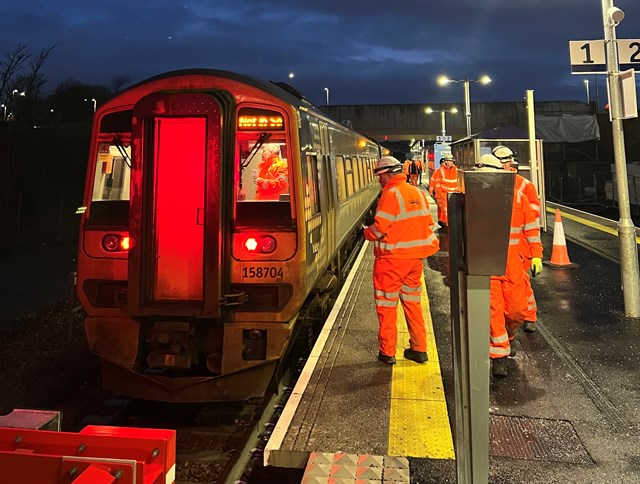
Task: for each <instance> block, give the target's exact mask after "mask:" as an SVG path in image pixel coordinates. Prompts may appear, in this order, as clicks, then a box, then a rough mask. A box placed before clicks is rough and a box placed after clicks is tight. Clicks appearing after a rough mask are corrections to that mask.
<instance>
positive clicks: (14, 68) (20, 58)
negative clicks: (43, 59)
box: [0, 44, 31, 104]
mask: <svg viewBox="0 0 640 484" xmlns="http://www.w3.org/2000/svg"><path fill="white" fill-rule="evenodd" d="M30 55H31V54H30V52H29V48H28V47H27V46H26V45H23V44H18V46H17V47H16V48H15V49H14V50H13V51H11V52H9V53H8V54H7V57H6V58H5V60H3V61H0V99H1V100H2V102H3V104H8V103H9V100H10V99H11V97H12V93H13V89H15V88H16V85H15V82H16V79H17V78H18V76H19V75H20V74H21V72H22V69H23V67H24V63H25V62H26V61H27V60H28V59H29V56H30Z"/></svg>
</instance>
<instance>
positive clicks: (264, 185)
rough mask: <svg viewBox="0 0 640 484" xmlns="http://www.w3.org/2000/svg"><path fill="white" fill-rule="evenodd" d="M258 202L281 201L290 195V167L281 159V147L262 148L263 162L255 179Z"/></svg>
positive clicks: (270, 144)
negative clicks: (284, 196) (282, 197)
mask: <svg viewBox="0 0 640 484" xmlns="http://www.w3.org/2000/svg"><path fill="white" fill-rule="evenodd" d="M255 183H256V200H279V199H280V195H281V194H284V193H289V166H288V165H287V163H286V162H285V161H283V160H282V159H281V158H280V147H279V146H278V145H277V144H274V143H269V144H265V145H264V146H263V147H262V161H261V162H260V164H259V165H258V173H257V176H256V178H255Z"/></svg>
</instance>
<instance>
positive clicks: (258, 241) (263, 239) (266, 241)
mask: <svg viewBox="0 0 640 484" xmlns="http://www.w3.org/2000/svg"><path fill="white" fill-rule="evenodd" d="M242 246H243V247H244V250H245V251H246V252H247V253H248V254H271V253H272V252H273V251H275V250H276V247H277V246H278V244H277V242H276V239H274V238H273V237H271V236H270V235H262V236H258V237H254V236H250V237H247V238H246V239H244V242H243V244H242Z"/></svg>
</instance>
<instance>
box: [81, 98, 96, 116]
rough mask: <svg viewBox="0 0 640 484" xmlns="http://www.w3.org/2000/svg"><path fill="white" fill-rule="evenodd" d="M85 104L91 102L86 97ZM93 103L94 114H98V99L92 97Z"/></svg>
mask: <svg viewBox="0 0 640 484" xmlns="http://www.w3.org/2000/svg"><path fill="white" fill-rule="evenodd" d="M84 102H89V99H87V98H86V97H85V98H84ZM91 102H92V103H93V112H94V113H95V112H96V104H97V102H98V101H96V98H94V97H92V98H91Z"/></svg>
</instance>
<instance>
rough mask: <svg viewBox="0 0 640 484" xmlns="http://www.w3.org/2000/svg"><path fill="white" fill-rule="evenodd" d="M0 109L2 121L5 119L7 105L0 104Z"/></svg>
mask: <svg viewBox="0 0 640 484" xmlns="http://www.w3.org/2000/svg"><path fill="white" fill-rule="evenodd" d="M0 108H2V120H3V121H4V120H5V118H6V117H7V105H6V104H0Z"/></svg>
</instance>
